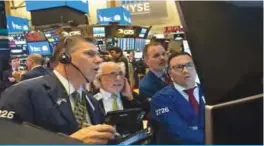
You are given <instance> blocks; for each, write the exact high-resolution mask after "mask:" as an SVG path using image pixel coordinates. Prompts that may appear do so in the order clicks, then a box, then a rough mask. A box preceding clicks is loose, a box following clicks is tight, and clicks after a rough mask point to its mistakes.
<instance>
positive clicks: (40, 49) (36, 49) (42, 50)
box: [28, 41, 52, 56]
mask: <svg viewBox="0 0 264 146" xmlns="http://www.w3.org/2000/svg"><path fill="white" fill-rule="evenodd" d="M28 52H29V54H35V53H36V54H41V55H43V56H49V55H51V54H52V53H51V48H50V45H49V43H48V42H47V41H44V42H31V43H28Z"/></svg>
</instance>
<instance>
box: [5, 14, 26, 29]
mask: <svg viewBox="0 0 264 146" xmlns="http://www.w3.org/2000/svg"><path fill="white" fill-rule="evenodd" d="M6 20H7V30H8V33H14V32H24V31H28V30H29V22H28V19H23V18H19V17H14V16H6Z"/></svg>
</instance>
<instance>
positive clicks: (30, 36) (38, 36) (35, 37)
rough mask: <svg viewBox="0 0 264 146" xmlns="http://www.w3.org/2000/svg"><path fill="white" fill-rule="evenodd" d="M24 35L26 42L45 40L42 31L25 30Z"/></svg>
mask: <svg viewBox="0 0 264 146" xmlns="http://www.w3.org/2000/svg"><path fill="white" fill-rule="evenodd" d="M25 37H26V40H27V42H38V41H46V37H45V35H44V33H43V32H26V33H25Z"/></svg>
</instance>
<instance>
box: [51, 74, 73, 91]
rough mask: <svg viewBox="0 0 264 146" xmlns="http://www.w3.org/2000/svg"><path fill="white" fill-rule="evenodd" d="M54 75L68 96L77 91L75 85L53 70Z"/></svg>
mask: <svg viewBox="0 0 264 146" xmlns="http://www.w3.org/2000/svg"><path fill="white" fill-rule="evenodd" d="M53 73H54V74H55V75H56V76H57V77H58V79H59V81H60V82H61V83H62V85H63V87H64V89H65V90H66V92H67V94H69V95H70V94H72V93H73V92H74V91H75V89H74V88H73V85H72V84H71V83H70V82H69V81H68V80H67V79H66V78H64V77H63V76H62V75H61V74H60V73H59V72H58V71H56V70H53Z"/></svg>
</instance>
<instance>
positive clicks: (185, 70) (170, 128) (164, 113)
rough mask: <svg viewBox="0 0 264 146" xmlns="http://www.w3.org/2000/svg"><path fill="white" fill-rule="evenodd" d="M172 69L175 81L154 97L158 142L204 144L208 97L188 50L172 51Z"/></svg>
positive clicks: (170, 57) (152, 107)
mask: <svg viewBox="0 0 264 146" xmlns="http://www.w3.org/2000/svg"><path fill="white" fill-rule="evenodd" d="M168 65H169V67H168V72H169V75H170V77H171V80H172V81H173V84H171V85H168V86H167V87H165V88H163V89H162V90H160V91H159V92H157V93H156V94H155V95H154V96H153V97H152V100H151V115H152V122H153V124H154V125H155V127H154V132H155V134H154V135H155V138H156V143H157V144H203V143H204V108H205V101H204V97H203V91H202V90H201V88H200V85H199V84H197V83H196V82H195V79H196V71H195V67H194V64H193V60H192V57H191V56H190V55H189V54H188V53H184V52H183V53H172V54H171V55H170V56H169V59H168Z"/></svg>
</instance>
